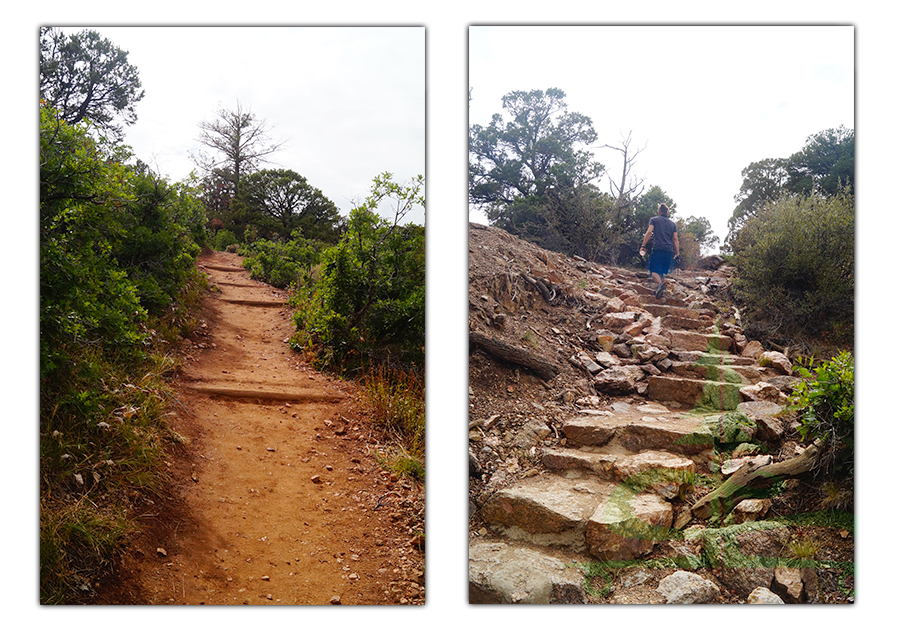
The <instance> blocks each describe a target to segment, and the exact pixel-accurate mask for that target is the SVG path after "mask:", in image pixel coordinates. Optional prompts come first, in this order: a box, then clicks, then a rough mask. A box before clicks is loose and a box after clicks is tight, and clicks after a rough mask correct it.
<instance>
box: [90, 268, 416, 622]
mask: <svg viewBox="0 0 900 635" xmlns="http://www.w3.org/2000/svg"><path fill="white" fill-rule="evenodd" d="M240 261H241V258H240V257H239V256H237V255H235V254H228V253H223V252H216V253H213V254H209V255H203V256H201V258H200V262H199V266H200V267H201V270H203V271H205V272H207V273H208V275H209V277H210V283H211V288H212V291H211V292H210V294H209V297H208V298H207V300H206V304H205V327H204V326H202V325H201V328H200V329H198V331H197V332H196V333H195V335H194V336H193V337H192V340H190V341H185V342H184V343H183V344H184V345H183V346H182V350H183V352H184V364H183V367H182V369H181V372H180V374H179V379H178V382H177V386H176V390H177V392H176V399H177V402H176V403H177V404H178V405H179V407H178V408H177V409H176V410H174V411H173V414H172V421H171V425H172V427H173V428H174V430H175V431H176V432H177V434H178V435H179V436H180V437H182V438H183V439H184V443H182V444H181V445H180V446H176V451H175V459H174V461H173V462H172V464H171V465H170V466H169V467H170V476H171V487H170V489H169V491H168V492H167V493H166V494H165V495H164V496H163V497H161V498H160V499H159V500H157V501H156V502H155V504H153V505H151V506H149V507H148V511H147V513H146V514H145V516H144V520H146V523H147V524H146V529H145V530H144V531H142V532H141V534H140V535H139V536H138V537H137V538H136V539H135V540H134V541H133V543H132V544H131V545H129V548H128V550H127V553H126V554H125V556H124V558H123V560H122V562H121V563H119V565H118V567H117V572H118V573H117V576H116V579H115V580H112V581H111V582H110V583H108V584H106V585H104V587H103V588H102V589H101V592H100V603H105V604H186V605H198V604H263V605H279V604H281V605H286V604H304V605H309V604H313V605H318V604H337V603H340V604H345V605H346V604H370V605H371V604H423V603H424V584H425V581H424V551H423V540H422V538H421V535H422V534H423V533H424V526H423V522H424V520H423V519H424V512H423V507H424V492H423V491H421V489H420V488H419V486H417V485H416V484H415V483H410V482H406V481H405V480H404V479H398V478H397V477H396V476H392V475H390V474H388V473H387V472H385V471H383V470H381V469H380V468H379V466H378V465H377V463H376V461H375V457H374V454H375V451H376V449H377V442H376V439H375V436H374V434H373V433H372V430H371V426H370V424H369V423H368V422H367V421H366V419H365V415H364V413H363V411H362V409H361V408H360V406H359V402H358V396H357V387H356V385H355V384H352V383H349V382H342V381H339V380H336V379H333V378H331V377H328V376H326V375H323V374H320V373H318V372H316V371H314V370H313V369H311V368H310V367H309V366H307V365H305V364H304V363H303V362H302V361H301V356H300V355H298V354H296V353H293V352H291V351H290V349H289V348H288V346H287V344H286V340H287V338H288V337H289V336H290V335H291V333H292V332H293V326H292V324H291V319H290V310H289V309H288V308H286V307H284V306H282V305H281V303H283V302H284V300H285V294H284V292H282V291H279V290H277V289H274V288H272V287H269V286H267V285H264V284H262V283H258V282H255V281H252V280H250V279H249V275H248V273H247V271H246V270H243V269H241V268H240ZM182 406H183V407H182Z"/></svg>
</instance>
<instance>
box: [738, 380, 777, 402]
mask: <svg viewBox="0 0 900 635" xmlns="http://www.w3.org/2000/svg"><path fill="white" fill-rule="evenodd" d="M740 392H741V396H743V397H744V398H745V399H746V400H747V401H770V402H773V403H776V404H786V403H787V402H788V398H787V395H785V394H784V393H782V392H781V391H780V390H778V388H776V387H775V386H773V385H772V384H770V383H769V382H766V381H760V382H757V383H755V384H753V385H752V386H744V387H743V388H741V391H740Z"/></svg>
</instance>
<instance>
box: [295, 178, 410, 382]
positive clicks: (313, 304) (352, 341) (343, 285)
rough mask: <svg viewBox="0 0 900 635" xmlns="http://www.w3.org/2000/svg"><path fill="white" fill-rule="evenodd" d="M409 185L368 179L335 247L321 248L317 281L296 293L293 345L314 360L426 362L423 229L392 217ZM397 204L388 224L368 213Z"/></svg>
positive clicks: (348, 366) (342, 364)
mask: <svg viewBox="0 0 900 635" xmlns="http://www.w3.org/2000/svg"><path fill="white" fill-rule="evenodd" d="M421 186H422V181H421V177H419V180H417V181H416V182H415V183H414V184H413V185H411V186H405V187H404V186H400V185H397V184H395V183H393V182H392V181H391V179H390V175H389V174H386V175H382V176H380V177H377V178H376V179H375V185H374V186H373V194H372V195H371V196H370V197H369V198H368V199H367V200H366V202H365V203H364V204H362V205H360V206H359V207H357V208H356V209H354V210H353V211H352V212H351V213H350V219H349V222H348V225H347V231H346V232H345V234H344V236H343V237H342V238H341V240H340V242H339V243H338V244H337V245H335V246H333V247H330V248H327V249H325V250H324V251H323V253H322V256H321V263H322V267H321V277H320V278H319V280H318V281H317V282H316V284H315V285H313V286H310V287H307V288H305V289H303V291H302V292H300V293H298V295H297V297H296V302H297V304H298V311H297V312H296V314H295V316H294V321H295V324H296V325H297V329H298V333H297V334H296V335H295V337H294V338H293V343H294V345H295V346H297V347H300V348H303V349H305V350H306V351H307V352H308V353H309V354H310V355H311V357H312V361H313V362H314V363H317V364H319V365H320V366H332V367H336V368H340V369H344V370H349V371H363V370H365V369H367V368H370V367H372V366H379V365H384V364H399V365H400V366H403V367H405V368H408V369H416V371H417V372H422V371H423V369H424V362H425V228H424V227H422V226H421V225H415V224H412V223H409V224H406V225H400V224H399V223H398V221H399V219H400V218H401V217H402V216H403V214H404V213H405V211H406V210H408V209H409V208H410V207H411V206H413V205H416V204H424V199H423V198H422V197H421V195H420V194H419V191H420V189H421ZM385 198H389V199H392V200H394V201H395V202H396V205H397V208H396V213H395V218H394V221H393V222H391V221H389V220H386V219H384V218H382V217H380V216H379V215H378V214H376V213H375V211H374V210H375V208H376V207H377V206H378V204H379V202H380V201H382V200H383V199H385Z"/></svg>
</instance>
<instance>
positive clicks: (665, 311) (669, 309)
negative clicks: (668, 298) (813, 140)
mask: <svg viewBox="0 0 900 635" xmlns="http://www.w3.org/2000/svg"><path fill="white" fill-rule="evenodd" d="M653 300H654V302H655V303H654V304H644V306H643V309H644V310H645V311H646V312H647V313H649V314H650V315H652V316H654V317H665V316H667V315H678V316H681V317H686V318H690V319H692V320H699V319H700V317H701V316H700V314H699V313H698V312H697V311H695V310H694V309H691V308H688V307H684V306H670V305H667V304H659V302H658V301H657V300H656V298H653Z"/></svg>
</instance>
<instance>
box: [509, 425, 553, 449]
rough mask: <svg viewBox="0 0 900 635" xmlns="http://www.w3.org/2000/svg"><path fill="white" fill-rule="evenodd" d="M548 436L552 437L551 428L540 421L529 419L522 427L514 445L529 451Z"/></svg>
mask: <svg viewBox="0 0 900 635" xmlns="http://www.w3.org/2000/svg"><path fill="white" fill-rule="evenodd" d="M548 436H550V428H548V427H547V424H545V423H544V422H543V421H539V420H538V419H529V420H528V421H526V422H525V425H523V426H522V429H521V430H519V431H518V432H517V433H516V437H515V439H514V440H513V445H515V446H516V447H517V448H519V449H520V450H527V449H529V448H531V447H532V446H534V445H537V444H538V443H540V442H541V441H543V440H544V439H546V438H547V437H548Z"/></svg>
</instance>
